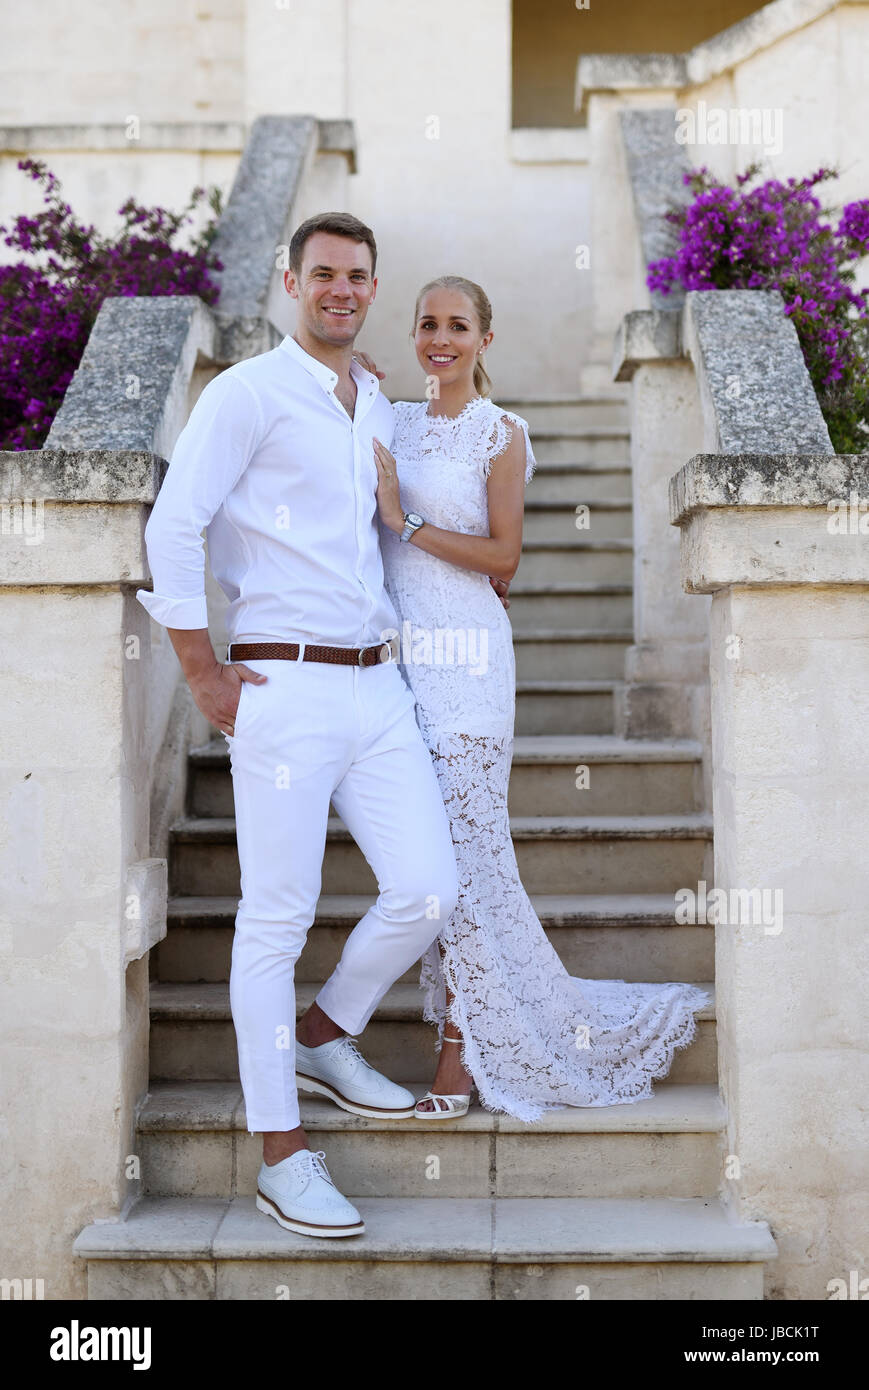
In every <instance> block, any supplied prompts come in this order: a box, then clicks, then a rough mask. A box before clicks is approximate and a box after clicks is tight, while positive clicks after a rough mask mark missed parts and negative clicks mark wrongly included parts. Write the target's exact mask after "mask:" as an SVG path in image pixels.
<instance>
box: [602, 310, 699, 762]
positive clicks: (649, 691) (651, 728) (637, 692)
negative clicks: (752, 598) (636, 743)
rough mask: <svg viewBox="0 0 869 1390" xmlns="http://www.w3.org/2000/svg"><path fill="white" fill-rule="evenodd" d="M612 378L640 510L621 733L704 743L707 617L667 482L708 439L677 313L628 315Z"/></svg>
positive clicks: (619, 702)
mask: <svg viewBox="0 0 869 1390" xmlns="http://www.w3.org/2000/svg"><path fill="white" fill-rule="evenodd" d="M614 375H615V377H616V380H617V381H630V382H631V477H632V489H633V493H632V495H633V510H634V643H633V646H631V647H629V648H628V651H627V653H626V657H625V680H624V683H623V685H621V686H620V688H619V689H618V691H617V693H616V714H615V720H616V723H615V727H616V733H618V734H620V735H621V736H622V737H624V738H679V737H681V738H685V737H689V736H692V737H695V738H699V739H700V740H701V741H702V742H703V743H704V745H705V746H708V675H707V658H706V647H707V625H708V613H707V611H706V605H705V604H700V603H697V602H696V601H692V600H691V599H690V598H689V597H688V596H687V595H686V594H684V593H683V592H682V588H681V585H680V584H679V538H678V536H677V535H676V534H675V533H674V531H673V529H672V527H671V526H670V525H669V520H670V517H669V498H668V484H669V480H670V478H671V477H672V475H673V472H674V471H675V469H677V468H679V467H681V465H682V463H684V462H685V460H686V459H688V458H690V457H691V455H692V454H694V453H696V452H697V451H698V450H699V449H700V448H701V447H702V441H703V417H702V414H701V410H700V396H699V394H698V389H697V380H696V377H695V373H694V368H693V366H692V365H691V363H690V362H689V361H688V360H687V359H686V358H684V357H683V356H682V346H681V315H680V314H678V313H667V312H661V311H655V310H640V311H638V312H636V313H632V314H627V315H625V318H624V320H623V322H622V327H621V330H620V333H619V335H618V338H617V341H616V352H615V364H614Z"/></svg>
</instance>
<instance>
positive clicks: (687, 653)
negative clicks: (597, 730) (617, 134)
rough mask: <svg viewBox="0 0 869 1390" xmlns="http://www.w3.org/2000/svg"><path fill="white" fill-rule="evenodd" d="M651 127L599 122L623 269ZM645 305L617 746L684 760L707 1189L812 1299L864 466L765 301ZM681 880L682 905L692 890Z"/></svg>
mask: <svg viewBox="0 0 869 1390" xmlns="http://www.w3.org/2000/svg"><path fill="white" fill-rule="evenodd" d="M674 117H675V112H674V111H672V110H671V111H670V113H669V114H665V113H664V111H663V109H662V108H661V107H656V108H654V109H653V110H652V111H650V112H648V113H643V112H641V111H639V110H634V111H631V112H630V113H629V114H627V115H626V116H625V117H624V119H623V120H622V122H621V125H622V129H623V131H624V136H625V146H626V155H625V161H624V167H625V170H626V171H628V172H632V179H631V183H632V189H631V194H632V198H631V201H632V204H633V207H634V209H635V211H636V221H635V223H634V231H633V233H632V235H633V238H634V251H635V253H636V256H637V258H638V263H639V265H640V266H642V265H643V264H644V262H645V256H646V255H651V254H655V255H660V254H662V252H661V251H660V250H659V249H654V248H657V247H660V246H661V244H662V242H661V237H660V235H657V234H656V231H655V228H654V225H650V224H654V221H655V219H656V218H659V217H660V209H661V199H662V195H663V194H664V192H665V191H666V189H667V187H668V186H669V187H670V188H675V187H676V185H677V183H678V181H679V179H680V171H681V168H682V167H684V152H683V150H682V149H681V147H679V146H678V144H677V142H676V141H675V140H673V143H672V157H671V159H670V162H669V172H668V162H667V158H666V139H664V141H663V142H662V132H665V131H666V128H667V126H668V125H669V126H670V129H671V130H672V129H673V122H674ZM644 144H647V145H648V146H649V148H650V150H651V151H652V155H653V157H652V158H650V159H649V160H647V161H644V160H643V158H642V153H641V152H642V148H643V146H644ZM644 253H645V254H644ZM646 302H647V303H648V299H647V301H646ZM659 306H660V301H659V305H658V306H654V307H642V308H639V309H634V310H633V311H632V312H629V313H627V314H626V315H625V316H624V317H623V319H622V322H621V326H620V328H619V331H618V333H617V336H616V347H615V361H614V369H613V371H614V375H615V377H616V379H617V380H621V381H629V382H630V385H631V432H632V434H631V449H632V455H631V457H632V466H633V475H634V476H633V498H634V515H635V570H634V587H635V633H634V646H633V647H632V648H631V649H630V650H629V652H628V655H627V659H626V679H625V684H624V687H623V689H622V691H621V697H620V702H619V707H618V712H619V723H620V728H619V731H620V732H622V733H627V734H630V735H634V736H639V737H644V736H645V737H649V736H655V735H657V736H661V735H665V734H667V735H677V734H681V735H686V734H691V735H693V736H695V737H697V738H699V739H701V741H702V743H703V746H704V772H705V786H706V793H707V804H708V805H709V806H710V807H711V809H712V811H713V819H714V832H715V842H714V865H715V867H714V889H713V888H711V886H709V892H710V894H713V893H714V895H715V900H714V907H712V906H710V909H709V912H708V915H705V916H703V917H702V918H698V919H693V920H705V921H714V923H715V940H716V961H715V978H716V999H717V1026H718V1062H719V1065H718V1071H719V1084H720V1087H721V1091H722V1095H723V1097H724V1100H725V1103H726V1107H727V1116H728V1119H727V1141H726V1158H725V1163H724V1165H723V1169H722V1179H721V1191H722V1194H723V1195H724V1197H725V1199H726V1201H727V1202H728V1205H729V1208H730V1209H731V1210H732V1212H733V1214H734V1217H735V1218H736V1219H739V1220H763V1221H766V1222H768V1223H769V1225H770V1227H771V1229H772V1231H773V1234H774V1236H775V1238H776V1243H777V1246H778V1250H779V1258H778V1260H777V1261H776V1264H775V1266H773V1267H772V1268H771V1269H770V1271H769V1274H768V1281H767V1289H766V1293H767V1296H768V1297H776V1298H785V1299H793V1298H811V1299H823V1298H828V1297H830V1296H831V1294H833V1293H834V1291H835V1290H836V1289H840V1288H848V1287H849V1283H852V1282H853V1280H852V1279H851V1272H852V1271H854V1270H857V1271H861V1272H860V1274H859V1275H858V1278H860V1277H862V1273H863V1271H862V1265H863V1263H864V1254H865V1245H864V1242H865V1230H866V1204H865V1197H864V1196H863V1195H862V1193H861V1188H862V1187H864V1186H865V1184H864V1183H863V1182H862V1179H861V1176H860V1166H861V1154H863V1153H865V1149H866V1136H865V1132H863V1131H862V1130H861V1123H860V1115H861V1113H862V1100H861V1075H862V1071H863V1053H864V1051H865V1046H864V1044H863V1042H862V1032H861V1029H860V1027H859V1023H858V1020H857V1014H858V1009H859V1005H858V1002H857V1001H858V1000H861V999H862V998H864V997H865V993H866V985H867V980H866V978H865V976H866V973H867V970H866V965H865V952H864V951H863V950H862V940H863V938H864V936H865V932H866V929H867V927H869V909H867V907H866V903H867V901H869V898H867V888H869V873H867V869H866V867H865V864H863V862H862V858H861V854H860V852H859V851H858V850H857V848H856V847H857V846H858V845H862V843H863V841H864V839H865V838H866V836H867V833H869V803H867V800H866V797H865V794H864V790H863V786H862V779H861V778H860V776H859V775H857V776H855V775H854V774H853V772H852V769H853V768H855V767H856V768H860V767H862V766H863V765H864V763H865V760H866V756H867V752H869V721H867V718H866V713H867V710H866V689H867V687H869V602H867V600H869V547H867V545H866V536H867V534H869V458H866V457H860V458H851V457H840V456H837V455H836V454H835V452H834V450H833V446H832V444H831V442H830V437H829V433H828V431H827V428H826V424H825V422H824V419H823V416H822V414H821V411H820V408H819V406H818V402H817V398H816V396H815V393H814V391H813V389H812V385H811V381H810V378H809V375H808V371H807V369H806V366H805V363H804V360H803V356H802V352H801V350H800V346H799V342H798V339H797V336H796V331H795V329H794V327H793V324H792V323H791V321H790V320H789V319H788V318H787V317H786V316H785V314H784V305H783V301H782V298H781V296H780V295H779V294H778V293H776V292H757V291H706V292H690V293H688V294H685V295H684V296H681V297H680V300H677V301H675V303H673V307H668V308H661V307H659ZM673 475H675V476H673ZM670 523H672V525H671V524H670ZM685 889H686V890H689V891H690V892H692V893H693V894H694V895H695V896H694V901H695V903H696V904H697V905H699V903H700V900H701V893H702V892H705V891H706V889H707V885H700V884H694V885H685ZM710 901H711V900H710ZM677 920H678V919H677ZM834 1281H841V1283H836V1282H834Z"/></svg>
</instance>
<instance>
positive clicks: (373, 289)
mask: <svg viewBox="0 0 869 1390" xmlns="http://www.w3.org/2000/svg"><path fill="white" fill-rule="evenodd" d="M376 298H377V276H376V275H375V277H374V279H373V280H372V281H371V298H370V299H369V301H368V303H369V304H373V303H374V301H375V299H376Z"/></svg>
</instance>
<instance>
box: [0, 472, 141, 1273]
mask: <svg viewBox="0 0 869 1390" xmlns="http://www.w3.org/2000/svg"><path fill="white" fill-rule="evenodd" d="M157 463H158V461H157V460H156V459H155V458H154V457H153V456H152V455H149V454H144V453H135V452H128V453H109V452H108V451H99V450H89V451H82V452H79V453H74V452H69V451H63V450H58V451H55V452H40V451H34V452H23V453H5V454H0V604H2V613H3V643H2V647H3V660H2V662H0V704H2V708H3V758H2V765H0V787H2V802H3V806H2V813H0V818H2V821H3V823H4V825H5V827H6V834H5V837H4V841H3V844H2V848H0V883H2V885H3V889H2V908H0V976H2V982H3V983H2V992H3V1001H2V1008H0V1035H2V1037H0V1044H2V1052H3V1058H4V1062H3V1068H2V1073H0V1074H2V1082H0V1085H2V1099H0V1114H2V1116H3V1145H2V1148H3V1155H4V1164H3V1169H4V1173H3V1186H4V1191H5V1193H6V1200H5V1203H4V1220H3V1229H2V1236H0V1240H2V1247H3V1248H2V1255H0V1267H2V1271H3V1274H4V1277H8V1278H23V1279H28V1278H30V1279H42V1280H43V1281H44V1296H45V1298H46V1299H58V1298H82V1297H85V1296H86V1293H85V1271H84V1266H83V1264H82V1262H81V1261H79V1260H76V1259H74V1257H73V1254H72V1245H73V1241H74V1240H75V1237H76V1235H77V1234H78V1232H79V1231H80V1230H81V1228H82V1226H83V1225H84V1224H86V1223H87V1222H89V1221H92V1220H94V1219H95V1218H100V1217H106V1218H111V1217H113V1216H115V1217H116V1216H117V1215H118V1214H119V1213H120V1212H121V1211H122V1209H123V1208H124V1206H125V1204H126V1203H127V1202H128V1201H129V1200H130V1199H131V1198H132V1197H134V1196H135V1195H136V1193H137V1190H138V1169H137V1165H136V1161H135V1107H136V1104H137V1102H138V1100H139V1098H140V1097H141V1095H142V1094H143V1093H144V1092H145V1091H146V1090H147V1083H148V1066H147V1056H148V966H147V951H148V949H149V948H150V946H151V945H153V944H154V942H155V941H157V940H159V939H160V937H161V936H162V935H164V934H165V930H166V861H165V859H153V858H150V857H149V826H148V821H149V790H150V779H151V769H150V765H149V756H148V754H149V748H148V740H147V736H146V733H147V715H146V706H147V701H148V694H147V692H148V689H149V670H150V662H151V642H150V632H149V618H148V615H147V613H146V612H145V610H144V609H143V608H142V606H141V604H140V603H138V602H137V600H136V598H135V590H136V588H137V586H138V585H140V584H143V583H145V582H146V581H147V579H148V569H147V564H146V556H145V549H144V544H143V530H144V525H145V519H146V513H147V504H148V503H150V502H152V501H153V499H154V496H155V494H156V488H157Z"/></svg>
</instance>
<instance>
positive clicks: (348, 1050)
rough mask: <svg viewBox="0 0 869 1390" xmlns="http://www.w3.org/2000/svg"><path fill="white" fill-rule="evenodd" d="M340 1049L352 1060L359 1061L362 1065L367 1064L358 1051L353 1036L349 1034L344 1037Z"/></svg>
mask: <svg viewBox="0 0 869 1390" xmlns="http://www.w3.org/2000/svg"><path fill="white" fill-rule="evenodd" d="M341 1050H342V1051H343V1052H344V1054H345V1056H347V1057H350V1058H352V1059H353V1061H354V1062H361V1063H362V1064H363V1066H366V1067H367V1066H368V1063H367V1062H366V1061H365V1058H364V1057H363V1056H362V1053H361V1052H360V1051H359V1047H358V1045H357V1043H356V1039H355V1038H351V1037H349V1036H347V1037H345V1039H344V1043H343V1046H342V1049H341Z"/></svg>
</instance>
